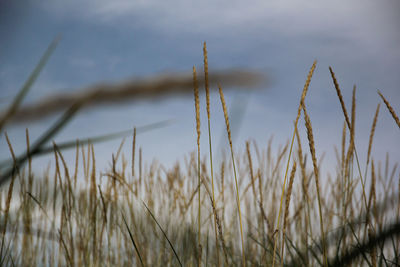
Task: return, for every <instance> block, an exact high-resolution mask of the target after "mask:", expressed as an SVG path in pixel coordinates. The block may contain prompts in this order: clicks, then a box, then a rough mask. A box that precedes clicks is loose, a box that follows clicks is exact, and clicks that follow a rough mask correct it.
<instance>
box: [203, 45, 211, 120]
mask: <svg viewBox="0 0 400 267" xmlns="http://www.w3.org/2000/svg"><path fill="white" fill-rule="evenodd" d="M203 54H204V85H205V88H206V101H207V116H208V119H210V87H209V82H208V58H207V45H206V42H204V46H203Z"/></svg>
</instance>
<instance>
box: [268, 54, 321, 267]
mask: <svg viewBox="0 0 400 267" xmlns="http://www.w3.org/2000/svg"><path fill="white" fill-rule="evenodd" d="M316 65H317V61H316V60H315V61H314V62H313V64H312V66H311V69H310V71H309V72H308V75H307V79H306V83H305V84H304V87H303V91H302V93H301V98H300V104H299V107H298V108H297V116H296V120H295V123H294V129H293V135H292V141H291V143H290V150H289V156H288V161H287V164H286V171H285V177H284V179H283V186H282V194H281V200H280V202H279V211H278V219H277V223H276V227H275V230H274V231H277V232H278V235H276V236H277V237H279V227H280V218H281V212H282V205H283V196H284V195H285V188H286V179H287V174H288V171H289V164H290V158H291V155H292V149H293V143H294V137H295V134H296V128H297V123H298V121H299V118H300V114H301V109H302V106H303V103H304V99H305V98H306V95H307V91H308V87H309V86H310V82H311V78H312V75H313V73H314V70H315V67H316ZM276 250H277V238H276V237H274V252H273V256H272V267H274V266H275V255H276Z"/></svg>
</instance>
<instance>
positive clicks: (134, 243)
mask: <svg viewBox="0 0 400 267" xmlns="http://www.w3.org/2000/svg"><path fill="white" fill-rule="evenodd" d="M121 215H122V219H123V220H124V223H125V226H126V229H128V233H129V237H130V238H131V241H132V244H133V246H134V247H135V250H136V253H137V255H138V257H139V261H140V264H141V265H142V266H144V264H143V261H142V256H140V253H139V250H138V247H137V246H136V242H135V240H134V239H133V235H132V233H131V230H129V227H128V224H127V223H126V220H125V217H124V214H122V212H121Z"/></svg>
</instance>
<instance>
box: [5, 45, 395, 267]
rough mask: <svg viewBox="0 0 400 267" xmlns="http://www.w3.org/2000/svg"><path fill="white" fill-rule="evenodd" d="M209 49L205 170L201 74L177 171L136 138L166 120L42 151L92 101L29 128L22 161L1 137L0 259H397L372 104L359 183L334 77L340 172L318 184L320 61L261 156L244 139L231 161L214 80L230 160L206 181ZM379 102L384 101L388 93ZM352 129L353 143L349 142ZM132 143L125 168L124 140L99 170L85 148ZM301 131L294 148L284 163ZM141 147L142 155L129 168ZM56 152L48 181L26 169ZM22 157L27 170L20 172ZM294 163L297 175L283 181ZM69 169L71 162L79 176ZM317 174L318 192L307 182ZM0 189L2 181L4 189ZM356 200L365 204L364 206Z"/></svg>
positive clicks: (285, 262) (206, 262) (389, 184)
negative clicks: (190, 144)
mask: <svg viewBox="0 0 400 267" xmlns="http://www.w3.org/2000/svg"><path fill="white" fill-rule="evenodd" d="M203 53H204V71H205V75H204V86H205V91H206V101H207V103H206V105H207V106H206V108H207V120H208V133H209V148H210V150H209V156H210V164H209V165H208V164H206V163H205V162H202V161H201V156H202V155H201V153H200V97H199V94H200V92H199V85H200V84H201V83H203V79H202V78H203V77H202V76H201V75H197V73H196V72H195V69H193V77H192V78H191V80H190V86H189V87H191V86H193V87H194V98H195V116H194V120H195V123H196V126H195V132H196V135H197V142H196V145H197V151H196V152H197V153H196V152H194V153H191V154H189V155H188V156H187V157H186V158H185V160H183V161H181V162H178V163H177V164H176V165H175V166H173V167H172V168H166V167H164V166H163V165H162V164H160V163H158V162H156V161H154V162H152V163H151V164H147V163H144V162H143V160H142V148H141V146H140V144H138V143H137V140H136V134H139V133H142V132H144V131H146V130H149V129H154V128H157V127H161V126H164V125H165V124H163V123H164V122H161V123H159V124H154V125H149V126H145V127H144V128H141V127H137V128H135V130H134V131H132V130H129V131H123V132H117V133H113V134H110V135H106V136H97V137H92V138H89V139H87V140H80V141H79V142H76V141H71V142H66V143H59V144H58V143H55V142H53V144H52V146H51V148H50V146H49V144H48V143H49V142H50V139H52V137H53V136H54V135H55V134H56V133H57V132H59V131H61V130H62V127H63V126H65V124H66V123H67V122H68V121H69V120H70V119H72V118H73V116H75V115H76V114H79V111H80V108H81V107H82V106H84V105H86V102H78V103H76V102H75V104H74V105H73V106H72V108H71V107H70V110H69V111H68V112H67V113H65V114H64V116H63V117H62V118H61V119H60V120H59V121H57V123H56V124H55V125H53V126H52V127H51V128H50V129H49V130H47V131H46V132H45V134H43V135H42V136H41V138H39V139H38V140H36V142H33V143H32V144H31V141H30V139H29V133H28V131H27V133H26V142H27V151H26V153H24V154H23V155H22V156H19V157H17V156H16V155H15V154H14V150H13V147H12V144H11V142H10V141H9V138H8V135H7V134H6V133H5V134H4V136H5V140H6V141H7V142H8V145H9V150H10V159H11V160H10V161H8V162H7V164H8V166H9V167H10V168H9V169H6V168H4V165H3V166H2V168H0V174H1V177H2V180H1V181H2V182H3V186H1V187H0V212H1V213H0V214H1V217H0V229H1V232H0V234H1V247H0V259H1V261H0V264H2V265H7V266H10V265H14V266H27V265H33V266H35V265H39V264H42V265H46V266H47V265H48V266H55V265H58V266H64V265H66V266H135V265H141V266H176V265H179V266H195V265H199V266H239V265H243V266H245V265H251V266H272V265H274V264H280V265H281V266H299V265H301V266H344V265H351V266H364V265H368V266H369V265H371V266H384V265H388V266H389V265H393V266H396V265H399V264H400V258H399V257H398V250H399V247H400V227H399V218H400V215H399V214H400V209H399V203H400V194H399V186H400V182H399V181H400V180H399V181H398V180H397V177H398V169H397V166H398V165H397V164H398V163H396V164H394V165H390V164H389V158H388V157H387V158H386V160H385V162H379V159H377V158H374V156H375V155H374V152H373V150H372V148H371V147H372V143H373V137H374V133H375V131H379V130H380V129H379V127H377V120H378V112H379V105H378V107H377V110H376V112H375V116H374V118H373V122H372V127H371V131H370V133H369V136H370V138H369V143H368V144H365V145H366V146H367V145H368V147H369V148H368V152H367V154H366V155H365V159H366V170H367V171H366V172H365V173H366V174H367V173H368V169H369V166H368V165H370V170H371V171H370V173H371V175H370V177H371V179H369V180H368V181H367V180H366V179H365V178H366V176H367V175H366V174H365V175H364V176H363V177H362V176H361V175H360V176H359V177H353V173H352V168H353V166H352V160H351V159H352V157H353V152H355V146H354V143H355V141H356V135H355V132H354V128H355V127H354V125H355V121H356V112H355V111H356V98H355V90H354V91H353V92H354V93H353V98H352V109H351V115H350V116H348V114H347V110H346V109H345V108H346V107H345V106H344V99H343V97H342V96H341V92H340V89H338V88H339V87H338V85H337V80H336V78H335V77H334V74H333V71H332V70H331V69H330V71H331V75H332V78H333V81H334V84H335V88H336V87H337V88H336V90H337V93H338V96H339V101H340V102H341V103H343V105H342V111H343V114H344V117H345V124H344V128H343V130H342V129H338V133H337V134H338V135H342V142H341V144H340V146H341V153H338V157H337V160H338V164H337V166H338V169H337V170H336V174H333V177H331V176H328V177H325V176H324V174H323V173H322V172H321V171H320V168H321V164H322V163H321V161H322V159H321V157H318V155H317V153H316V150H317V149H318V147H316V144H315V141H314V131H315V129H313V128H312V126H311V118H310V117H312V114H308V113H307V110H306V105H305V96H306V94H307V91H308V87H309V85H310V81H311V77H312V75H313V72H314V69H315V66H316V62H314V64H313V65H312V67H311V69H310V71H309V73H308V77H307V79H306V83H305V85H304V88H303V91H302V95H301V98H300V103H299V107H298V113H297V116H296V120H295V122H294V130H293V136H292V140H291V143H288V144H285V145H284V146H283V147H281V148H280V149H278V150H277V152H276V153H275V154H274V153H272V151H275V149H274V145H273V144H272V142H268V145H267V147H266V148H260V147H259V146H258V145H257V144H255V143H253V142H250V141H248V142H246V144H245V150H244V151H243V152H240V153H235V151H234V150H233V148H234V147H233V144H232V136H231V135H232V133H231V128H230V124H229V117H228V112H227V107H226V103H225V98H224V94H223V92H222V87H221V86H219V91H220V100H221V104H222V109H223V111H224V118H225V124H226V125H225V126H226V130H227V133H228V138H227V139H228V142H229V146H230V150H231V157H230V159H229V160H226V159H224V158H223V159H221V161H220V162H221V165H220V166H219V168H220V171H218V172H215V173H214V167H215V166H214V165H213V163H214V162H213V159H212V149H213V147H212V143H211V141H212V140H211V133H212V131H211V122H212V120H213V117H211V112H210V109H211V107H210V100H209V97H210V95H209V90H210V89H211V83H210V84H209V85H207V84H208V82H207V79H208V78H207V77H208V58H207V50H206V45H205V43H204V47H203ZM199 77H201V78H199ZM210 77H211V76H210ZM198 79H199V80H198ZM209 79H210V78H209ZM200 80H201V82H200ZM231 81H232V83H233V80H231ZM336 85H337V86H336ZM207 88H209V89H207ZM185 90H186V89H185ZM381 98H382V99H384V98H383V96H382V95H381ZM76 99H78V98H76ZM90 99H92V98H91V97H90ZM384 102H385V104H386V105H387V107H388V108H389V106H388V104H387V103H389V102H388V101H387V100H386V99H384ZM392 109H393V108H392ZM389 110H390V109H389ZM301 112H303V114H304V118H305V126H306V127H305V128H306V133H302V132H301V131H300V130H299V129H298V120H299V119H300V116H301ZM146 127H147V128H146ZM346 127H347V129H348V131H347V129H346ZM302 134H307V137H308V142H309V152H308V153H306V152H305V151H303V149H302V144H301V135H302ZM348 134H349V135H350V139H349V140H348V139H347V138H346V137H347V135H348ZM362 134H368V133H362ZM126 135H131V136H132V138H133V139H132V160H131V161H129V162H130V163H128V161H127V160H126V157H125V155H124V154H123V153H122V151H123V150H122V147H123V146H124V145H125V143H124V141H122V142H121V145H120V147H119V148H118V150H117V151H116V152H115V153H112V152H110V155H109V156H110V160H111V164H110V166H109V167H105V166H98V164H96V157H97V156H98V155H96V152H95V146H94V145H93V144H94V143H96V142H102V141H105V140H109V139H111V138H119V137H126ZM358 135H359V134H358ZM295 136H296V140H297V154H296V157H295V158H294V160H291V159H292V157H293V155H292V152H293V145H294V138H295ZM346 141H347V142H346ZM347 143H349V144H348V145H346V144H347ZM137 147H138V148H139V149H138V150H139V155H138V160H135V158H136V157H135V153H136V148H137ZM69 148H75V149H76V157H75V162H73V163H72V164H71V163H70V162H67V161H66V159H65V158H64V155H63V151H64V149H69ZM160 149H162V148H160ZM50 151H51V152H53V157H54V160H53V162H52V166H51V168H50V169H48V170H45V171H44V173H33V171H32V170H33V169H36V168H33V167H36V166H35V164H36V161H35V156H37V155H39V154H40V153H44V152H50ZM238 151H239V150H238ZM355 155H356V154H355ZM356 157H357V156H356ZM308 158H311V161H312V168H309V167H308V165H307V159H308ZM286 160H287V162H286ZM291 161H292V162H291ZM26 162H29V164H28V165H27V166H25V163H26ZM228 163H229V164H228ZM130 164H131V165H132V166H129V165H130ZM290 165H292V166H293V167H292V170H291V172H290V174H289V166H290ZM382 165H383V166H384V168H382ZM70 166H73V167H72V168H74V170H73V172H72V171H71V170H70ZM390 167H392V170H390ZM296 170H298V171H296ZM135 172H136V173H135ZM287 176H289V182H288V183H286V180H287ZM363 178H364V181H363ZM312 180H314V182H315V186H310V185H309V184H310V183H311V182H313V181H312ZM6 182H7V183H8V186H5V185H6ZM360 183H361V184H362V183H364V184H363V190H362V192H360V190H357V186H359V184H360ZM366 185H368V186H369V187H368V189H369V192H368V194H366V192H365V188H366ZM364 186H365V188H364ZM367 196H368V197H367ZM197 200H198V201H197ZM284 200H285V201H284ZM360 202H361V203H362V204H360ZM278 203H279V204H278ZM278 205H279V209H278ZM283 205H284V209H283ZM360 205H361V206H363V205H364V206H365V208H360ZM282 211H283V218H282V219H283V222H282V223H281V221H280V217H281V215H282ZM236 212H237V213H236ZM121 215H122V216H121ZM148 215H150V216H148ZM238 217H239V218H238ZM274 222H276V224H275V223H274ZM281 224H282V225H281ZM318 226H319V229H320V230H318V228H317V227H318ZM238 228H239V229H238ZM239 230H240V231H239ZM212 232H214V233H212ZM239 239H240V241H239ZM219 252H222V253H221V255H222V257H223V259H220V256H221V255H219V254H220V253H219Z"/></svg>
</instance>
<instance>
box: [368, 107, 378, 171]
mask: <svg viewBox="0 0 400 267" xmlns="http://www.w3.org/2000/svg"><path fill="white" fill-rule="evenodd" d="M380 106H381V104H378V106H377V107H376V111H375V116H374V120H373V122H372V127H371V132H370V134H369V142H368V153H367V166H368V163H369V158H370V155H371V148H372V142H373V139H374V133H375V128H376V122H377V121H378V115H379V108H380Z"/></svg>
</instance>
